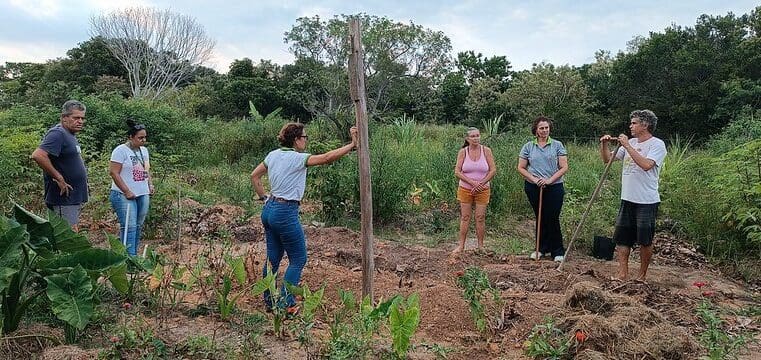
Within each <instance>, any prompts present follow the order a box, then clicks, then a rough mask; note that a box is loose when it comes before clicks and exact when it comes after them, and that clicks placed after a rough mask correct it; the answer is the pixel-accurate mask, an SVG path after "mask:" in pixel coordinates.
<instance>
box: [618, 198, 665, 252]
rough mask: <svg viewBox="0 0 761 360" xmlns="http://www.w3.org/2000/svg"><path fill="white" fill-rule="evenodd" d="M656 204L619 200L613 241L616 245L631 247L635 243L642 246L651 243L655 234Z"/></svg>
mask: <svg viewBox="0 0 761 360" xmlns="http://www.w3.org/2000/svg"><path fill="white" fill-rule="evenodd" d="M658 204H659V203H655V204H635V203H633V202H629V201H626V200H621V207H620V208H619V209H618V216H617V217H616V230H615V231H614V232H613V241H615V242H616V244H618V245H622V246H628V247H632V246H633V245H634V244H635V243H637V244H640V245H642V246H650V245H652V244H653V237H654V236H655V217H656V216H657V215H658Z"/></svg>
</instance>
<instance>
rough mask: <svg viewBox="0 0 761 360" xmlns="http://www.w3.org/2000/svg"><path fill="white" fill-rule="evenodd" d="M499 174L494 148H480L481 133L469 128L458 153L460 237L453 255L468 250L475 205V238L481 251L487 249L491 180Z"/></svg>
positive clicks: (456, 172) (482, 146)
mask: <svg viewBox="0 0 761 360" xmlns="http://www.w3.org/2000/svg"><path fill="white" fill-rule="evenodd" d="M496 173H497V167H496V166H495V165H494V156H493V155H492V152H491V149H489V148H488V147H486V146H484V145H481V132H480V131H478V129H476V128H473V127H471V128H468V130H467V131H466V135H465V144H463V145H462V149H460V151H459V152H458V153H457V164H456V165H455V168H454V174H455V176H456V177H457V178H458V179H460V185H459V187H458V189H457V200H458V201H459V202H460V234H459V235H460V237H459V244H458V246H457V248H455V249H454V251H453V253H455V254H456V253H459V252H461V251H463V250H465V238H466V237H467V234H468V228H469V227H470V218H471V214H472V213H473V204H475V205H476V238H477V239H478V248H482V247H483V246H484V234H485V233H486V206H487V205H488V204H489V198H490V196H491V191H490V189H489V181H490V180H491V179H492V178H493V177H494V174H496Z"/></svg>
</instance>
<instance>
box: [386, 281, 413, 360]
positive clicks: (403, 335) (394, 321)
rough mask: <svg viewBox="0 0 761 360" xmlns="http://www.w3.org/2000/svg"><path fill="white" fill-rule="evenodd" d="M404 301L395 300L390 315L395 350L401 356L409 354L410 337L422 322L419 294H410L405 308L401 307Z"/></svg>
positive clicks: (389, 320)
mask: <svg viewBox="0 0 761 360" xmlns="http://www.w3.org/2000/svg"><path fill="white" fill-rule="evenodd" d="M402 303H403V302H402V301H399V302H393V303H392V305H391V312H390V313H389V316H388V322H389V325H390V327H391V337H392V343H393V348H394V352H396V354H397V355H399V356H405V355H406V354H407V349H408V348H409V345H410V339H411V338H412V335H414V334H415V330H417V327H418V324H419V323H420V298H419V296H418V294H412V295H410V297H409V298H408V299H407V303H406V305H405V308H404V309H401V305H402Z"/></svg>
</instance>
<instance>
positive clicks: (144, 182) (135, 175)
mask: <svg viewBox="0 0 761 360" xmlns="http://www.w3.org/2000/svg"><path fill="white" fill-rule="evenodd" d="M111 161H112V162H116V163H120V164H122V170H121V172H119V176H120V177H121V178H122V180H124V183H125V184H127V187H128V188H129V189H130V191H132V193H133V194H135V196H142V195H147V194H150V193H151V191H150V188H149V187H148V172H147V171H146V169H147V168H150V165H148V149H146V148H145V147H143V146H141V147H140V150H139V151H138V150H132V148H130V147H129V146H127V145H125V144H121V145H119V146H117V147H116V148H115V149H114V151H112V152H111ZM111 190H116V191H118V192H122V190H121V189H119V187H118V186H116V183H115V182H114V181H113V180H112V181H111Z"/></svg>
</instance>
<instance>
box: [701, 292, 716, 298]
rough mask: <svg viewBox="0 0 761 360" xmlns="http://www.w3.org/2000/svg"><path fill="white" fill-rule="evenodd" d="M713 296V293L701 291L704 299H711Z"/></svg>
mask: <svg viewBox="0 0 761 360" xmlns="http://www.w3.org/2000/svg"><path fill="white" fill-rule="evenodd" d="M713 295H714V293H713V291H703V296H705V297H711V296H713Z"/></svg>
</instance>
